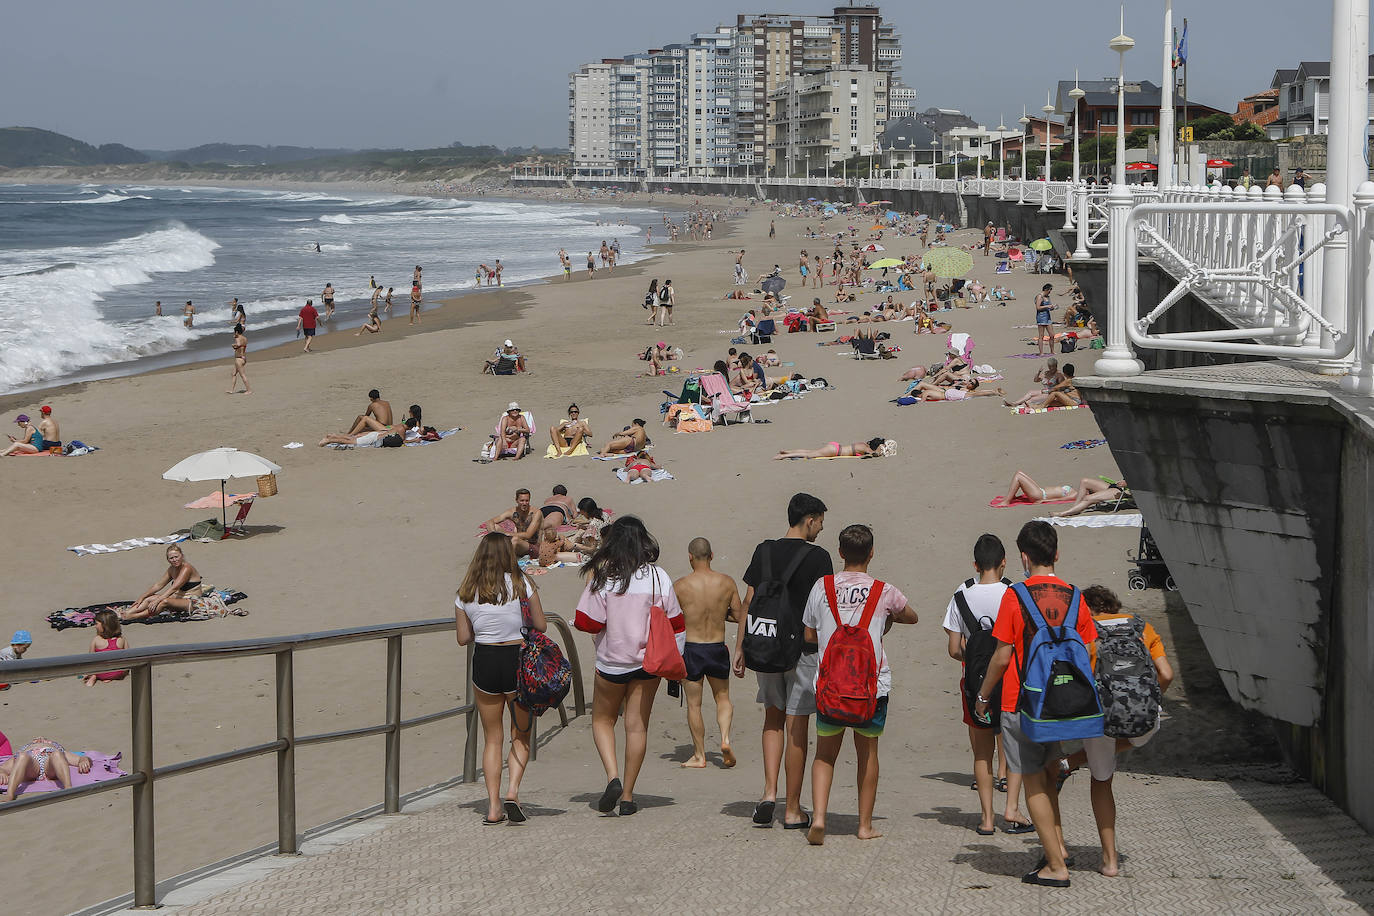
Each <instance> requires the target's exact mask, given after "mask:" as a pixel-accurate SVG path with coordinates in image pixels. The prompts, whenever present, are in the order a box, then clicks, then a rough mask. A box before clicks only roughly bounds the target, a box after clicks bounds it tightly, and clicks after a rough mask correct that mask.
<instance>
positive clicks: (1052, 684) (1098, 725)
mask: <svg viewBox="0 0 1374 916" xmlns="http://www.w3.org/2000/svg"><path fill="white" fill-rule="evenodd" d="M1011 588H1012V591H1013V592H1015V593H1016V597H1017V598H1018V599H1019V600H1020V602H1021V613H1022V614H1024V615H1025V618H1026V623H1027V625H1028V626H1030V627H1034V630H1035V633H1034V635H1033V636H1032V637H1031V641H1030V645H1029V646H1028V647H1027V648H1026V650H1025V655H1024V660H1023V664H1022V667H1021V668H1020V675H1021V697H1020V700H1019V702H1018V704H1017V711H1018V712H1019V714H1020V719H1021V731H1022V733H1023V734H1025V736H1026V738H1027V739H1028V740H1030V741H1034V742H1035V743H1037V744H1048V743H1050V742H1053V741H1067V740H1069V739H1073V738H1097V737H1099V736H1101V734H1102V702H1101V701H1100V700H1099V699H1098V696H1097V684H1096V682H1095V681H1094V680H1093V677H1092V659H1091V658H1090V657H1089V656H1088V647H1087V646H1085V645H1084V644H1083V638H1082V637H1081V636H1079V635H1078V630H1077V629H1075V625H1076V624H1077V622H1078V613H1079V604H1080V602H1081V598H1080V596H1079V592H1078V589H1077V587H1075V588H1074V590H1073V595H1072V596H1071V597H1070V598H1069V610H1068V613H1067V614H1066V615H1065V616H1064V623H1063V624H1062V625H1061V626H1057V627H1052V626H1050V625H1049V623H1048V622H1047V621H1046V620H1045V615H1044V614H1042V613H1041V612H1040V608H1039V607H1037V606H1036V604H1035V599H1034V598H1032V597H1031V593H1030V591H1029V590H1028V589H1027V588H1026V584H1025V583H1024V582H1017V583H1016V584H1015V585H1013V586H1012V587H1011Z"/></svg>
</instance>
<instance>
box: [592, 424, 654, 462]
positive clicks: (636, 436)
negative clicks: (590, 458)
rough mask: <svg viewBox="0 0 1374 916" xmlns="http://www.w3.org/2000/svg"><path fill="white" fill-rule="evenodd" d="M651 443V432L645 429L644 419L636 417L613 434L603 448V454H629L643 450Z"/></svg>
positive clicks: (603, 455)
mask: <svg viewBox="0 0 1374 916" xmlns="http://www.w3.org/2000/svg"><path fill="white" fill-rule="evenodd" d="M648 444H649V434H648V433H646V432H645V431H644V421H643V420H641V419H639V418H638V417H636V418H635V419H634V420H631V421H630V425H629V426H627V427H625V428H624V429H623V430H621V431H620V432H618V433H616V434H615V435H614V436H612V437H611V438H610V439H609V440H608V441H607V442H606V444H605V445H604V446H602V448H601V452H600V454H601V456H602V457H603V458H604V457H605V456H607V455H629V454H632V453H634V452H639V451H642V450H643V449H644V448H645V447H646V446H647V445H648Z"/></svg>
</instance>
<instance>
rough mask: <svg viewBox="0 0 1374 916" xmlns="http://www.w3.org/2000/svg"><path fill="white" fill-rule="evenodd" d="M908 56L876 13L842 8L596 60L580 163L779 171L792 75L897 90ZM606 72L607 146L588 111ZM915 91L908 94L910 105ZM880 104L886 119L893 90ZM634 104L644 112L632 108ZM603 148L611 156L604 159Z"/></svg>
mask: <svg viewBox="0 0 1374 916" xmlns="http://www.w3.org/2000/svg"><path fill="white" fill-rule="evenodd" d="M901 53H902V52H901V36H900V35H899V34H898V33H897V31H896V30H895V29H894V28H893V27H892V26H891V25H889V24H885V23H884V22H883V20H882V14H881V12H880V10H879V9H878V7H876V6H839V7H834V8H833V10H832V12H831V13H830V14H829V15H810V16H809V15H793V14H790V13H788V14H782V13H759V14H751V13H741V14H739V15H738V16H737V17H736V22H735V25H734V26H720V27H718V28H717V29H716V30H715V31H714V32H706V33H699V34H697V35H694V36H693V37H692V40H691V41H690V42H689V43H687V44H686V45H666V46H664V47H663V48H661V49H655V50H650V51H647V52H643V53H637V54H631V55H626V56H625V57H624V58H619V59H608V60H605V61H602V62H601V65H596V64H588V65H586V66H584V67H582V68H581V70H579V71H578V73H574V74H573V75H572V77H571V79H570V91H569V117H570V128H569V134H570V148H571V150H572V156H573V164H574V166H576V167H578V168H588V167H590V168H598V167H601V166H602V163H604V162H607V161H609V162H610V164H611V166H612V167H616V166H618V167H620V168H622V169H633V170H635V171H639V172H641V173H643V174H646V175H667V174H670V173H672V172H674V171H683V172H691V173H696V174H722V173H724V172H726V171H728V170H730V169H732V168H733V169H736V170H738V169H744V170H746V171H753V172H756V173H758V172H763V171H765V170H768V169H776V167H777V162H776V159H775V156H774V153H775V152H776V149H777V146H776V143H775V139H776V138H775V130H774V126H773V124H772V121H771V119H770V117H769V104H770V98H771V97H772V95H773V93H775V92H776V91H777V90H778V89H779V88H781V87H782V86H784V85H786V84H787V83H788V81H789V80H791V79H792V78H793V77H796V76H802V75H806V74H814V73H821V72H824V71H828V70H834V69H838V68H858V69H862V70H865V71H868V72H875V73H880V74H883V82H884V85H885V86H891V85H892V84H893V83H894V81H895V80H896V73H897V70H898V69H899V67H900V60H901ZM605 66H610V67H612V68H613V69H612V72H611V73H610V74H609V76H607V77H605V79H606V80H607V81H608V83H609V89H608V92H609V95H610V97H611V98H610V105H609V106H608V107H610V108H611V109H613V110H612V111H608V112H607V114H608V115H609V116H610V118H611V122H612V123H610V124H609V125H607V128H608V129H609V133H610V139H609V141H607V140H605V139H604V138H603V137H602V136H601V134H600V133H599V131H600V130H601V123H600V122H599V121H598V120H597V119H596V118H595V117H594V116H593V115H596V114H599V113H600V112H597V111H594V110H584V109H595V108H596V107H597V102H598V101H599V98H598V96H597V95H596V93H597V92H599V91H600V88H601V80H602V79H603V74H602V68H603V67H605ZM579 78H580V79H579ZM908 93H909V94H901V95H900V98H901V99H902V100H903V101H906V102H909V101H911V100H912V97H914V93H911V92H910V91H908ZM584 96H585V98H584ZM882 104H883V107H884V114H885V113H886V108H887V105H888V102H887V99H886V91H885V92H884V100H883V103H882ZM632 105H637V106H638V112H637V114H634V115H632V114H631V113H630V112H629V110H628V109H629V107H631V106H632ZM882 120H886V117H885V116H884V118H883V119H882ZM877 130H878V131H881V130H882V126H881V125H879V126H878V127H877ZM631 135H637V136H638V137H639V138H640V142H641V143H642V144H643V146H642V147H641V149H640V150H638V151H637V153H636V154H635V155H633V156H631V155H630V150H629V149H628V146H627V145H626V144H628V143H629V142H630V137H631ZM873 136H876V134H874V135H872V136H869V137H867V138H866V143H871V142H872V140H873ZM603 147H608V148H609V155H608V156H603V157H601V158H598V154H599V153H600V152H601V150H602V148H603Z"/></svg>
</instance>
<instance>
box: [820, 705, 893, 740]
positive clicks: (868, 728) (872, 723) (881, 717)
mask: <svg viewBox="0 0 1374 916" xmlns="http://www.w3.org/2000/svg"><path fill="white" fill-rule="evenodd" d="M886 726H887V697H878V709H877V711H876V712H874V713H873V718H871V719H869V720H868V721H867V722H863V723H861V724H859V725H843V724H841V723H839V722H836V721H835V720H834V719H829V718H826V717H825V716H823V715H821V714H820V713H816V737H818V738H829V737H831V736H833V735H840V734H844V730H845V729H846V728H852V729H854V734H856V735H863V736H864V737H865V738H877V737H880V736H881V735H882V733H883V729H884V728H885V727H886Z"/></svg>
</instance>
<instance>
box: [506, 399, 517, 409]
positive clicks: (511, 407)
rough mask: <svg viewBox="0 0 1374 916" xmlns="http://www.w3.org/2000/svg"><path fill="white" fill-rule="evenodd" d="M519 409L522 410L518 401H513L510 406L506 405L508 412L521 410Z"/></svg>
mask: <svg viewBox="0 0 1374 916" xmlns="http://www.w3.org/2000/svg"><path fill="white" fill-rule="evenodd" d="M519 409H520V405H519V403H517V402H516V401H511V402H510V403H509V404H507V405H506V410H508V411H510V410H519Z"/></svg>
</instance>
